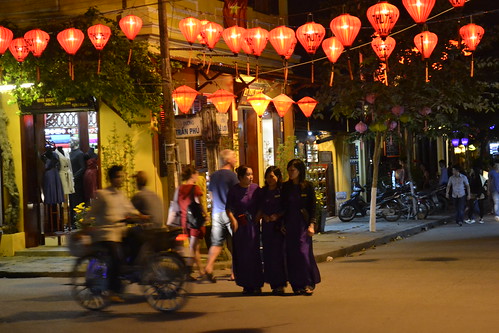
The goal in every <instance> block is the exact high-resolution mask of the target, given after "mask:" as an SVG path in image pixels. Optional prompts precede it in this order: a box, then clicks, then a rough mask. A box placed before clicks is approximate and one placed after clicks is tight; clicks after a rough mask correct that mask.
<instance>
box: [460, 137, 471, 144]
mask: <svg viewBox="0 0 499 333" xmlns="http://www.w3.org/2000/svg"><path fill="white" fill-rule="evenodd" d="M469 142H470V140H469V139H468V138H461V144H462V145H463V146H467V145H468V143H469Z"/></svg>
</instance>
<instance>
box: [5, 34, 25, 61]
mask: <svg viewBox="0 0 499 333" xmlns="http://www.w3.org/2000/svg"><path fill="white" fill-rule="evenodd" d="M9 50H10V53H12V55H13V56H14V58H15V59H16V60H17V61H19V62H23V61H24V59H26V57H27V56H28V54H29V47H28V43H26V41H25V40H24V38H15V39H13V40H12V41H11V42H10V45H9Z"/></svg>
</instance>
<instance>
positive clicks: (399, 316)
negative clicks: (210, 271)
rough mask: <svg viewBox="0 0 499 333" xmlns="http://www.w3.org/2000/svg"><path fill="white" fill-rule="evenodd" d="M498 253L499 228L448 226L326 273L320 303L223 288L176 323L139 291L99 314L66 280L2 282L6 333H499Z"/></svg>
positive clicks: (344, 261)
mask: <svg viewBox="0 0 499 333" xmlns="http://www.w3.org/2000/svg"><path fill="white" fill-rule="evenodd" d="M489 221H490V219H489ZM498 248H499V224H497V223H493V222H487V223H486V224H484V225H479V224H474V225H465V226H463V227H458V226H456V225H455V224H449V225H445V226H441V227H438V228H435V229H432V230H429V231H428V232H424V233H420V234H417V235H415V236H413V237H410V238H407V239H403V240H400V241H396V242H391V243H389V244H387V245H383V246H378V247H376V248H372V249H368V250H366V251H364V252H358V253H355V254H353V255H351V256H349V257H344V258H339V259H335V260H333V261H332V262H323V263H321V264H319V268H320V270H321V274H322V277H323V282H322V283H321V284H319V285H318V287H317V290H316V292H315V294H314V295H313V296H312V297H305V296H292V295H291V294H289V295H286V296H284V297H278V296H271V295H270V293H269V289H268V287H267V289H265V290H264V291H265V293H264V295H263V296H258V297H245V296H243V295H241V293H240V291H241V290H240V288H239V287H237V286H235V285H234V283H233V282H229V281H227V280H225V279H220V280H219V281H218V283H216V284H197V285H194V286H193V287H194V289H193V293H192V298H191V299H190V302H189V303H188V304H187V306H186V307H185V308H184V309H182V310H181V311H180V312H177V313H174V314H160V313H157V312H155V311H154V310H153V309H151V308H150V307H149V306H148V305H147V304H146V303H144V302H143V299H142V297H141V296H140V295H139V294H137V293H136V292H138V290H136V289H135V290H132V289H130V293H128V294H127V295H126V300H127V302H126V303H125V304H116V305H113V306H111V307H110V308H108V309H107V310H106V311H105V312H101V313H99V312H87V311H85V310H82V309H81V308H80V307H79V306H78V305H77V304H76V303H74V302H73V301H72V300H71V298H70V297H69V286H67V285H65V284H66V283H67V282H68V280H67V279H65V278H37V279H2V281H1V283H0V299H1V300H2V301H1V302H0V331H2V332H34V331H37V332H69V331H71V332H73V333H76V332H88V331H90V330H91V331H93V332H109V331H111V330H116V331H118V330H119V331H120V332H136V331H137V330H142V331H145V332H152V331H158V330H167V331H169V332H303V331H310V332H367V331H369V332H497V327H498V325H499V318H498V317H497V315H496V312H497V308H499V298H498V297H497V295H496V293H497V290H498V287H499V264H497V263H498V259H499V251H498ZM217 273H218V275H219V276H221V277H222V278H223V277H224V276H226V275H227V274H228V272H227V271H218V272H217Z"/></svg>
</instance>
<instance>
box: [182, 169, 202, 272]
mask: <svg viewBox="0 0 499 333" xmlns="http://www.w3.org/2000/svg"><path fill="white" fill-rule="evenodd" d="M198 177H199V173H198V171H197V170H196V168H194V167H193V166H192V165H186V166H185V167H184V168H183V170H182V181H183V182H184V183H183V184H182V185H180V187H179V189H178V206H179V209H180V221H181V224H182V228H183V229H184V233H185V234H187V235H189V247H190V250H191V256H192V258H193V259H194V262H195V263H196V265H197V267H198V270H199V274H200V275H201V276H203V275H204V268H203V266H202V264H201V253H200V250H199V248H200V245H201V244H200V240H201V239H203V238H204V234H205V230H206V228H205V227H204V226H203V227H201V228H200V229H193V228H189V225H188V223H187V209H188V207H189V205H190V203H191V202H192V200H193V199H194V200H196V201H197V202H201V197H202V196H203V192H202V191H201V188H200V187H199V186H197V185H196V182H197V180H198ZM204 216H205V217H206V216H207V214H206V212H204Z"/></svg>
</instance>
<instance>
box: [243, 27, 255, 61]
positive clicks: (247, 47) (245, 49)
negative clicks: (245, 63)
mask: <svg viewBox="0 0 499 333" xmlns="http://www.w3.org/2000/svg"><path fill="white" fill-rule="evenodd" d="M245 32H246V29H245ZM241 49H242V50H243V52H244V53H246V54H248V55H250V54H253V50H252V49H251V46H250V45H249V44H248V42H247V41H246V38H244V33H243V39H242V40H241Z"/></svg>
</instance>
